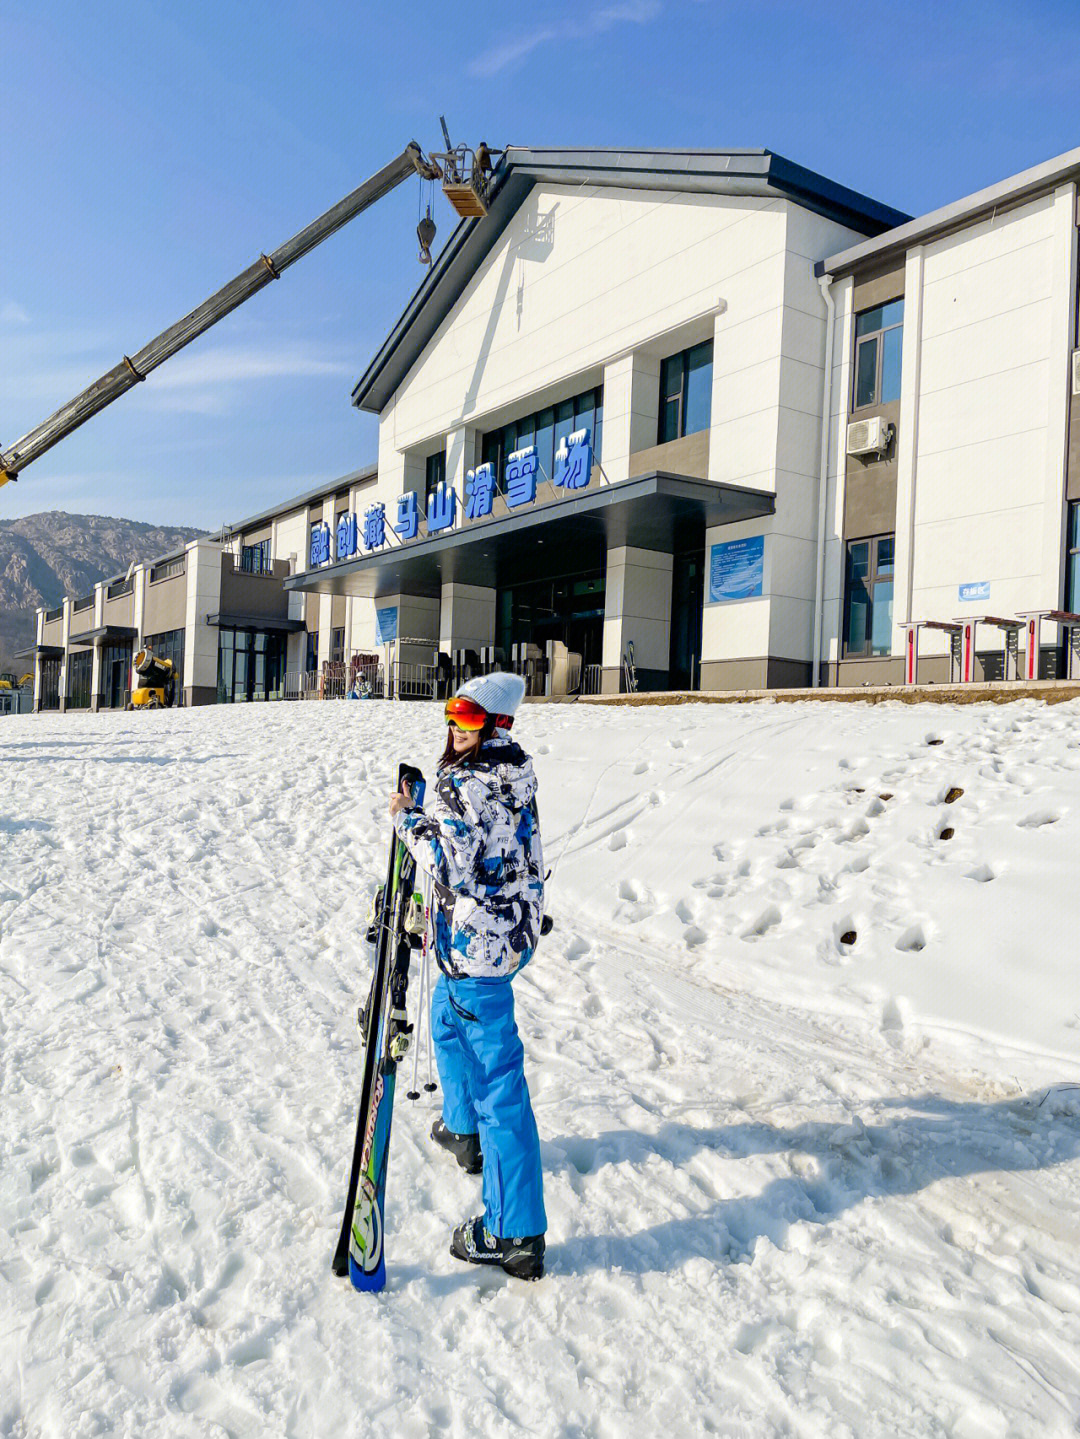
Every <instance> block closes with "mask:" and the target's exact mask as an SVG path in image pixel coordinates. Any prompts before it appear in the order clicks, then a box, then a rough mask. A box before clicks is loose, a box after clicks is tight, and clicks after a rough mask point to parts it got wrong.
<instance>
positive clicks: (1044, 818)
mask: <svg viewBox="0 0 1080 1439" xmlns="http://www.w3.org/2000/svg"><path fill="white" fill-rule="evenodd" d="M1060 818H1061V812H1060V811H1058V810H1056V809H1037V810H1034V811H1033V812H1032V813H1031V814H1028V815H1025V816H1024V818H1023V819H1018V820H1017V821H1016V823H1017V824H1018V825H1019V827H1020V828H1021V829H1041V828H1042V827H1043V825H1047V824H1057V822H1058V820H1059V819H1060Z"/></svg>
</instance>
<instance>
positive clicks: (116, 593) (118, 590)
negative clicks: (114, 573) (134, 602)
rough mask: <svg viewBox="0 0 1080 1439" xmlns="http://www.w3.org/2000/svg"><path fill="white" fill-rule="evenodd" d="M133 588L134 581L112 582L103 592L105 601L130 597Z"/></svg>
mask: <svg viewBox="0 0 1080 1439" xmlns="http://www.w3.org/2000/svg"><path fill="white" fill-rule="evenodd" d="M134 588H135V581H134V579H130V580H129V579H122V580H114V581H113V582H112V584H111V585H110V586H109V588H108V589H107V590H106V591H105V598H106V599H107V600H115V599H118V598H119V597H120V596H121V595H130V594H131V592H132V590H133V589H134Z"/></svg>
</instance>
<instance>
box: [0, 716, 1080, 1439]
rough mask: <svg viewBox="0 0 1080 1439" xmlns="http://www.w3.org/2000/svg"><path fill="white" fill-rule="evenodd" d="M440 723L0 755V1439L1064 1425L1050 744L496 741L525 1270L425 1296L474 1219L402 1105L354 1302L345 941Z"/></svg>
mask: <svg viewBox="0 0 1080 1439" xmlns="http://www.w3.org/2000/svg"><path fill="white" fill-rule="evenodd" d="M439 719H440V717H439V714H438V711H437V710H436V709H434V708H432V707H431V706H426V705H411V706H409V705H406V706H398V707H395V706H393V705H385V704H371V703H361V704H355V703H354V704H345V703H341V704H327V705H317V704H308V705H295V706H286V705H276V706H266V707H259V708H251V709H244V708H237V709H230V708H220V709H218V708H214V709H204V710H194V711H182V712H175V713H169V714H156V715H155V714H147V715H124V714H109V715H101V716H96V717H95V716H68V717H64V718H61V717H59V716H25V717H19V718H13V719H7V720H3V721H0V1335H2V1338H0V1436H4V1439H31V1436H34V1439H37V1436H42V1439H45V1436H48V1439H53V1436H55V1439H84V1436H92V1435H99V1434H118V1435H126V1436H132V1439H148V1436H154V1439H158V1436H174V1435H176V1436H225V1435H235V1436H260V1439H261V1436H264V1435H265V1436H279V1435H280V1436H286V1435H287V1436H295V1439H302V1436H309V1435H318V1436H354V1435H357V1436H360V1435H367V1434H372V1435H388V1434H392V1435H394V1436H396V1439H398V1436H399V1439H412V1436H417V1439H419V1436H427V1435H429V1434H448V1435H453V1436H461V1439H464V1436H475V1435H504V1434H505V1435H511V1434H518V1433H520V1432H524V1433H527V1434H533V1435H566V1436H582V1439H584V1436H589V1439H591V1436H601V1439H607V1436H611V1439H622V1436H627V1435H630V1436H636V1435H643V1436H644V1435H652V1434H656V1433H662V1434H664V1435H665V1436H680V1435H699V1434H717V1435H724V1436H730V1439H734V1436H738V1435H753V1436H771V1435H791V1436H798V1439H810V1436H815V1439H816V1436H829V1439H842V1436H858V1439H864V1436H866V1439H869V1436H879V1435H880V1436H889V1439H895V1436H923V1435H928V1436H931V1435H932V1436H937V1435H942V1436H944V1435H948V1436H954V1439H1005V1436H1017V1439H1020V1436H1023V1439H1028V1436H1040V1439H1041V1436H1058V1435H1061V1436H1064V1435H1075V1434H1076V1433H1077V1432H1078V1426H1080V1257H1078V1256H1080V1089H1078V1088H1075V1087H1072V1088H1070V1086H1077V1085H1080V957H1078V956H1080V945H1078V942H1077V936H1078V933H1080V872H1078V857H1080V705H1078V704H1065V705H1059V706H1055V707H1050V706H1043V705H1040V704H1037V703H1034V702H1028V701H1025V702H1020V703H1016V704H1011V705H1003V706H1000V707H997V706H991V705H985V706H983V705H977V706H971V707H965V708H956V709H953V708H948V707H938V706H934V707H932V708H931V707H926V708H920V707H908V706H903V705H891V704H890V705H881V706H865V707H864V706H862V705H857V704H829V703H815V704H793V705H788V704H775V705H774V704H760V705H732V706H707V705H692V706H686V707H682V708H672V709H668V708H663V709H662V708H655V709H654V708H644V709H633V710H621V709H620V710H615V709H610V708H588V709H586V708H585V707H582V706H578V707H574V706H550V707H543V706H536V707H529V708H527V709H525V710H524V711H523V712H522V715H521V718H520V720H519V723H518V731H517V732H518V734H519V737H520V739H521V740H522V742H523V743H524V744H525V745H526V747H527V748H530V749H531V750H532V751H533V753H534V754H535V756H536V764H537V769H538V772H539V775H540V783H541V790H540V807H541V816H542V821H543V833H544V840H545V847H546V852H547V861H548V863H549V865H553V866H554V876H553V878H552V880H551V883H550V890H549V893H550V909H551V912H552V914H553V916H554V918H555V922H556V928H555V931H554V932H553V934H552V935H551V936H550V937H549V938H548V939H547V940H546V941H545V942H544V945H543V947H542V948H541V950H540V951H539V953H538V955H537V957H536V959H535V960H534V962H533V963H532V965H531V966H530V967H529V969H528V970H527V971H526V972H525V973H524V974H523V975H522V976H521V977H520V979H519V980H518V981H517V984H516V991H517V997H518V1019H519V1025H520V1027H521V1029H522V1031H523V1034H524V1038H525V1047H526V1057H527V1066H528V1067H527V1072H528V1075H529V1079H530V1084H531V1087H532V1092H533V1097H534V1102H535V1107H536V1111H537V1118H538V1121H539V1125H540V1131H541V1138H542V1141H543V1156H544V1164H545V1182H546V1197H547V1204H548V1210H549V1216H550V1224H551V1227H550V1232H549V1236H548V1238H549V1245H550V1247H549V1274H548V1277H546V1278H545V1279H544V1280H543V1281H542V1282H541V1283H540V1284H538V1285H524V1284H521V1283H518V1282H515V1281H513V1280H511V1279H508V1278H506V1277H505V1276H503V1275H501V1274H491V1273H486V1272H484V1273H478V1272H477V1271H475V1270H473V1269H471V1268H468V1267H466V1266H463V1265H460V1264H457V1263H456V1262H455V1261H454V1260H453V1259H452V1258H451V1257H450V1255H449V1253H448V1252H447V1245H448V1240H449V1233H450V1229H451V1226H452V1225H454V1224H455V1223H457V1222H459V1221H460V1220H461V1219H462V1218H464V1217H465V1216H467V1215H469V1214H472V1213H475V1212H476V1211H477V1209H478V1207H479V1203H478V1201H479V1181H478V1180H476V1179H473V1178H470V1177H469V1176H467V1175H465V1174H463V1173H462V1172H461V1171H459V1170H458V1169H456V1168H455V1167H454V1166H453V1165H452V1163H451V1162H450V1161H448V1160H447V1159H446V1157H445V1156H443V1155H442V1154H440V1153H438V1152H433V1147H432V1145H431V1144H430V1142H429V1141H428V1139H427V1132H428V1129H429V1128H430V1125H431V1120H432V1117H433V1114H434V1112H435V1105H436V1103H437V1100H432V1099H431V1098H429V1097H428V1096H425V1098H424V1100H423V1101H422V1102H421V1103H420V1104H418V1105H416V1106H415V1107H413V1106H410V1105H409V1104H408V1103H407V1102H406V1101H405V1100H404V1099H403V1098H401V1097H400V1096H401V1093H402V1089H403V1088H404V1086H399V1104H398V1110H397V1115H396V1118H395V1131H394V1135H393V1141H392V1149H391V1165H390V1183H389V1215H388V1226H389V1227H388V1236H387V1249H388V1258H389V1267H390V1277H389V1283H388V1286H387V1289H386V1290H385V1291H384V1292H383V1293H382V1294H381V1295H379V1296H370V1295H359V1294H356V1293H354V1292H353V1291H352V1290H351V1289H350V1288H349V1287H348V1285H347V1283H346V1282H345V1281H341V1280H335V1279H334V1278H332V1276H331V1274H330V1267H329V1266H330V1256H331V1251H332V1248H333V1244H334V1240H335V1238H336V1234H337V1229H338V1224H339V1221H340V1206H341V1202H342V1199H343V1191H344V1176H343V1170H344V1167H345V1163H346V1160H347V1157H348V1152H349V1148H350V1144H351V1137H352V1128H353V1124H354V1114H355V1103H356V1098H357V1089H358V1081H359V1068H360V1053H359V1047H358V1044H357V1039H356V1034H355V1025H354V1012H355V1002H356V999H357V997H358V996H359V995H360V994H361V991H362V990H363V989H364V988H365V985H366V981H367V970H368V957H367V953H366V947H365V945H364V943H363V941H362V930H363V925H364V920H365V917H366V912H367V907H368V900H369V896H370V892H371V890H372V888H373V887H374V885H375V884H376V883H377V882H378V880H379V878H381V872H382V869H383V865H384V854H385V848H386V842H387V832H388V831H387V822H386V818H385V810H386V795H387V792H388V790H389V788H390V784H391V777H392V775H393V774H394V773H395V772H396V766H397V762H398V760H399V759H401V758H407V759H410V760H413V761H416V762H419V763H421V764H425V763H426V767H428V768H429V769H430V768H431V767H432V760H433V756H434V755H435V754H436V753H437V752H438V750H439V749H440V748H441V743H442V737H443V731H442V729H441V725H440V722H439ZM939 740H940V741H941V742H940V743H935V741H939ZM953 790H957V791H959V790H962V791H963V793H962V794H958V795H954V796H953V797H952V798H951V799H948V798H947V797H948V796H949V794H950V791H953ZM946 830H952V831H953V833H952V835H951V837H948V838H947V837H946ZM852 934H854V940H853V941H852V940H851V939H850V936H851V935H852ZM844 936H849V939H848V940H847V941H845V939H844ZM421 1077H422V1078H423V1074H422V1075H421Z"/></svg>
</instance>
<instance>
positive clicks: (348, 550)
mask: <svg viewBox="0 0 1080 1439" xmlns="http://www.w3.org/2000/svg"><path fill="white" fill-rule="evenodd" d="M359 548H360V538H359V527H358V526H357V523H356V516H355V515H342V516H341V518H340V519H339V520H338V523H337V557H338V559H339V560H347V559H351V557H352V556H353V555H355V554H356V552H357V550H358V549H359Z"/></svg>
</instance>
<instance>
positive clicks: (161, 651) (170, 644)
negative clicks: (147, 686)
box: [135, 630, 184, 703]
mask: <svg viewBox="0 0 1080 1439" xmlns="http://www.w3.org/2000/svg"><path fill="white" fill-rule="evenodd" d="M136 648H137V649H138V648H145V649H149V650H152V651H153V652H154V654H155V655H157V657H158V659H162V660H172V662H173V670H174V673H175V674H176V693H177V696H180V695H181V694H182V693H183V688H184V631H183V630H162V632H161V633H160V634H157V635H143V639H142V646H137V647H136ZM135 683H136V685H138V683H139V679H138V676H137V675H136V677H135ZM179 702H180V701H179V699H178V700H177V703H179Z"/></svg>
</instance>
